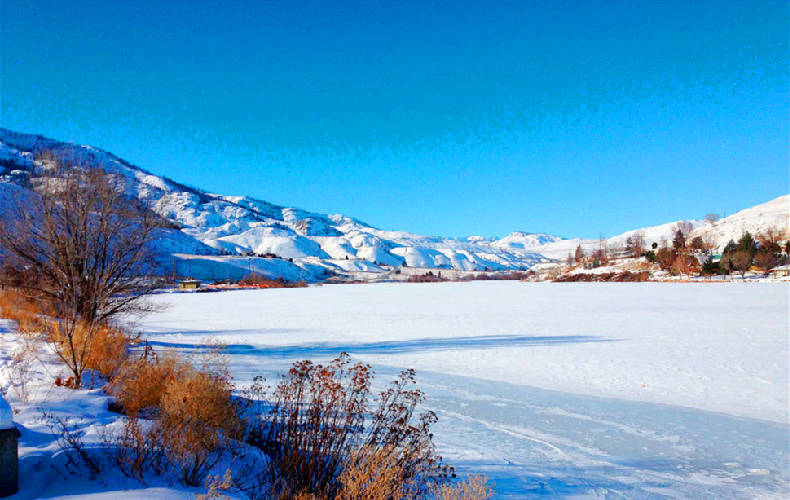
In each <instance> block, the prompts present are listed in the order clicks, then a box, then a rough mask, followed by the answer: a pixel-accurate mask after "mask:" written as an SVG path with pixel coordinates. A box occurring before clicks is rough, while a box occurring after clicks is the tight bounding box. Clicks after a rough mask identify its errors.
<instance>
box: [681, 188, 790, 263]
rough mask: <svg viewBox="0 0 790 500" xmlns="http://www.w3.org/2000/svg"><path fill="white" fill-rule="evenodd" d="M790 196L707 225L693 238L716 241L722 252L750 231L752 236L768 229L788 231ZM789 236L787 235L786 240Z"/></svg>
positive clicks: (695, 232) (696, 231)
mask: <svg viewBox="0 0 790 500" xmlns="http://www.w3.org/2000/svg"><path fill="white" fill-rule="evenodd" d="M789 219H790V195H785V196H780V197H779V198H776V199H774V200H771V201H769V202H768V203H763V204H761V205H756V206H754V207H751V208H747V209H744V210H741V211H740V212H736V213H734V214H732V215H730V216H729V217H725V218H723V219H720V220H719V221H717V222H714V223H713V224H705V225H703V226H700V227H699V228H697V229H696V230H695V231H694V232H692V236H697V235H699V236H702V237H704V238H708V239H710V240H711V241H714V242H715V243H716V245H717V249H718V250H722V249H723V248H724V246H725V245H727V242H729V241H730V240H733V241H738V238H740V237H741V235H742V234H743V233H744V232H746V231H748V232H750V233H751V234H752V235H755V234H758V233H761V232H763V231H766V230H768V229H775V230H778V231H787V230H788V227H790V224H789V223H788V220H789ZM786 237H787V235H785V238H786Z"/></svg>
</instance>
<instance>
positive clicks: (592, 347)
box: [137, 282, 790, 498]
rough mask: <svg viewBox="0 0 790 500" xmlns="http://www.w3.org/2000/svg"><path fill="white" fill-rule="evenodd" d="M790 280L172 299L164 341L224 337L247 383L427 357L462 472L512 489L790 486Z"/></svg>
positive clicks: (160, 329)
mask: <svg viewBox="0 0 790 500" xmlns="http://www.w3.org/2000/svg"><path fill="white" fill-rule="evenodd" d="M789 293H790V287H788V285H787V284H779V283H775V284H766V283H763V284H757V283H755V284H751V283H727V284H722V283H714V284H704V283H695V284H671V283H633V284H631V283H614V284H607V283H572V284H563V283H521V282H472V283H442V284H380V285H324V286H319V287H310V288H306V289H272V290H251V291H233V292H226V293H212V294H161V295H157V296H155V297H154V299H153V300H154V301H155V302H157V303H160V304H167V305H168V306H169V307H168V308H167V309H166V310H164V311H161V312H159V313H156V314H153V315H151V316H148V317H146V318H144V319H143V320H141V321H140V322H139V323H138V325H137V326H138V328H139V329H140V330H141V331H142V332H144V333H145V334H146V336H147V337H148V339H149V340H150V341H151V342H152V343H153V344H154V345H158V346H160V347H175V348H179V349H183V350H187V351H188V350H189V349H191V348H193V347H197V346H200V345H201V344H203V343H204V342H207V341H208V340H209V339H214V340H219V341H221V342H224V343H226V344H227V345H228V353H229V355H230V358H231V369H232V371H233V374H234V375H235V377H236V378H237V380H238V381H239V382H240V383H244V382H248V381H250V380H251V379H252V377H253V376H255V375H258V374H264V375H267V376H269V378H272V377H274V376H275V374H276V373H278V372H281V371H282V370H283V369H284V368H285V367H286V366H287V365H288V363H290V362H292V361H293V360H297V359H303V358H313V359H328V358H330V357H333V356H335V355H336V354H337V353H339V352H340V351H348V352H349V353H351V354H352V356H354V357H355V358H357V359H361V360H364V361H367V362H370V363H371V364H373V365H374V368H375V369H376V371H377V372H378V373H379V375H380V380H381V382H383V381H384V380H385V379H390V378H391V377H392V376H393V375H394V374H395V373H396V372H397V371H398V370H399V369H400V368H403V367H414V368H416V369H417V370H418V379H419V381H420V383H421V386H422V388H423V389H424V390H425V391H426V392H427V394H428V401H427V405H428V406H429V407H431V408H432V409H434V410H435V411H436V412H437V414H438V415H439V417H440V421H439V424H437V426H436V432H435V434H436V439H437V442H438V444H439V446H440V450H441V452H442V454H443V455H444V456H445V458H446V459H447V460H448V461H449V462H451V463H454V464H456V465H458V466H459V469H460V470H461V472H466V471H482V472H485V473H486V474H488V475H489V477H490V478H492V479H493V480H494V481H495V482H496V487H497V490H498V493H499V495H501V496H502V497H513V498H522V497H524V496H542V495H549V496H551V495H558V496H575V495H579V496H593V497H621V496H625V497H627V498H650V497H661V496H675V497H686V498H688V497H694V498H699V497H715V498H727V497H743V498H753V497H776V498H786V497H787V496H788V494H790V491H788V480H789V478H788V448H789V447H790V441H789V439H790V438H789V437H788V433H789V432H790V426H789V425H788V353H789V350H788V310H789V307H790V306H789V303H788V300H789V299H790V296H789Z"/></svg>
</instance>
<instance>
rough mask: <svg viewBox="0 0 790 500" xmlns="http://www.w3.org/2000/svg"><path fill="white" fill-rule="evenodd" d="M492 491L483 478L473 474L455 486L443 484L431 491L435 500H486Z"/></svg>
mask: <svg viewBox="0 0 790 500" xmlns="http://www.w3.org/2000/svg"><path fill="white" fill-rule="evenodd" d="M492 496H494V490H493V489H492V488H491V487H489V486H488V481H487V479H486V477H485V476H482V475H479V474H475V475H474V476H470V477H468V478H467V479H466V480H464V481H462V482H460V483H456V484H443V485H441V486H437V487H435V488H434V489H433V498H434V499H435V500H488V499H489V498H491V497H492Z"/></svg>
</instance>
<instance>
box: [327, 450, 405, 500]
mask: <svg viewBox="0 0 790 500" xmlns="http://www.w3.org/2000/svg"><path fill="white" fill-rule="evenodd" d="M395 458H396V457H395V454H394V453H393V450H392V448H383V449H380V450H375V449H373V450H361V451H360V452H358V453H354V454H352V455H351V457H350V460H349V462H350V463H349V465H348V466H347V467H346V468H345V469H344V470H343V472H342V473H341V474H340V476H339V478H338V482H339V483H340V488H339V492H338V493H337V495H335V500H356V499H360V500H378V499H382V500H383V499H388V498H403V497H404V496H405V495H404V493H405V491H406V490H408V489H409V488H408V485H405V484H403V483H401V479H402V478H403V476H404V471H403V467H404V465H405V464H402V463H400V462H398V461H397V460H396V459H395Z"/></svg>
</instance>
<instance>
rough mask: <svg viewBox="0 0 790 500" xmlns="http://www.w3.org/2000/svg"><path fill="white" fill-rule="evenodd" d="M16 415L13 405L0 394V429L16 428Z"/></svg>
mask: <svg viewBox="0 0 790 500" xmlns="http://www.w3.org/2000/svg"><path fill="white" fill-rule="evenodd" d="M13 417H14V413H13V412H12V411H11V405H9V404H8V402H7V401H6V400H5V399H4V398H3V395H2V394H0V429H11V428H13V427H14V421H13V420H14V418H13Z"/></svg>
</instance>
